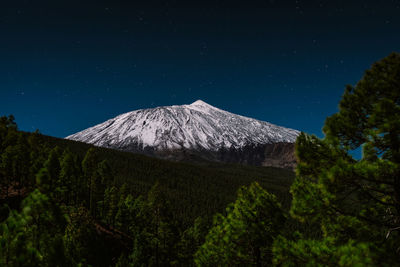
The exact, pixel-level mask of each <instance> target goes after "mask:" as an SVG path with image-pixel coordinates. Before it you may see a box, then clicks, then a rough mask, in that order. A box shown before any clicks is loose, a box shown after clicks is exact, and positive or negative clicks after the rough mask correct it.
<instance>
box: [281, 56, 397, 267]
mask: <svg viewBox="0 0 400 267" xmlns="http://www.w3.org/2000/svg"><path fill="white" fill-rule="evenodd" d="M323 130H324V133H325V138H323V139H319V138H317V137H315V136H309V135H306V134H301V135H300V136H299V138H298V139H297V144H296V155H297V158H298V160H299V164H298V167H297V177H296V179H295V181H294V183H293V185H292V188H291V191H292V194H293V202H292V208H291V214H292V215H293V216H294V218H296V219H298V220H300V221H307V222H310V221H311V222H314V223H316V224H319V225H320V227H321V230H322V232H323V236H322V238H321V239H317V240H316V239H310V238H307V237H303V236H300V237H298V238H291V239H288V240H287V239H285V238H282V239H281V240H280V241H279V242H277V244H276V249H275V251H276V259H275V263H276V264H286V263H288V264H289V265H290V263H301V262H302V263H303V264H305V263H309V264H311V263H310V262H308V260H311V259H310V256H309V255H310V251H312V252H313V256H312V257H313V261H314V262H315V263H318V264H328V263H329V264H332V265H337V264H339V265H354V264H367V263H368V262H369V263H370V264H371V263H372V264H376V265H392V264H396V263H397V264H398V262H397V259H398V257H399V251H400V245H399V243H398V240H399V238H400V213H399V212H400V54H397V53H393V54H391V55H389V56H388V57H386V58H384V59H383V60H381V61H379V62H377V63H375V64H373V65H372V67H371V69H370V70H368V71H366V72H365V75H364V77H363V78H362V79H361V80H360V81H359V82H358V83H357V84H356V86H354V87H353V86H347V88H346V91H345V93H344V95H343V97H342V100H341V101H340V104H339V112H338V113H336V114H334V115H333V116H331V117H329V118H328V119H327V120H326V122H325V126H324V128H323ZM358 148H361V149H362V158H361V159H355V158H353V156H352V151H353V150H355V149H358ZM321 247H324V248H326V249H320V248H321ZM352 255H353V256H352ZM328 258H329V262H327V259H328ZM289 259H290V260H289Z"/></svg>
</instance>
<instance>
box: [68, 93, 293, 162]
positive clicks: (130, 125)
mask: <svg viewBox="0 0 400 267" xmlns="http://www.w3.org/2000/svg"><path fill="white" fill-rule="evenodd" d="M298 135H299V131H296V130H293V129H288V128H284V127H280V126H277V125H274V124H271V123H268V122H264V121H259V120H256V119H252V118H248V117H244V116H240V115H236V114H233V113H230V112H227V111H224V110H221V109H218V108H216V107H213V106H211V105H209V104H207V103H205V102H203V101H201V100H197V101H196V102H194V103H192V104H190V105H180V106H165V107H157V108H151V109H141V110H136V111H132V112H128V113H125V114H121V115H119V116H117V117H115V118H113V119H110V120H107V121H106V122H103V123H101V124H98V125H96V126H93V127H91V128H88V129H86V130H83V131H81V132H78V133H76V134H73V135H70V136H68V137H66V139H70V140H75V141H81V142H85V143H90V144H93V145H96V146H101V147H107V148H115V149H120V150H127V151H133V152H147V153H148V154H155V155H160V154H164V155H166V152H168V151H170V152H172V151H182V150H185V151H197V152H199V151H208V152H211V153H215V152H218V151H225V150H231V151H234V150H237V151H241V150H243V149H244V148H246V147H247V148H248V147H259V146H263V145H270V144H277V143H294V142H295V140H296V138H297V136H298ZM150 152H151V153H150ZM217 158H218V157H217Z"/></svg>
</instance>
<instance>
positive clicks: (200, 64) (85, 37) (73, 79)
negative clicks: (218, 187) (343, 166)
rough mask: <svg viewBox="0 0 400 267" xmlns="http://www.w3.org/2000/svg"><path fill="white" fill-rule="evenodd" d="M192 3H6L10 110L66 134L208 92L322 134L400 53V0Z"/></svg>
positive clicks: (4, 46)
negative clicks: (356, 90) (352, 89)
mask: <svg viewBox="0 0 400 267" xmlns="http://www.w3.org/2000/svg"><path fill="white" fill-rule="evenodd" d="M188 2H190V1H186V4H180V3H179V2H177V1H158V2H153V1H148V2H147V4H140V2H139V1H118V0H113V1H102V0H98V1H89V0H88V1H73V0H70V1H64V0H57V1H40V0H32V1H28V0H25V1H20V0H14V1H2V2H1V4H0V115H8V114H13V115H14V116H15V117H16V121H17V123H18V125H19V128H20V129H22V130H25V131H34V130H35V129H39V130H40V131H41V132H42V133H44V134H47V135H52V136H57V137H65V136H67V135H69V134H72V133H75V132H77V131H80V130H83V129H85V128H87V127H90V126H93V125H95V124H97V123H100V122H103V121H105V120H107V119H109V118H112V117H114V116H116V115H118V114H121V113H124V112H128V111H132V110H136V109H140V108H151V107H156V106H165V105H174V104H190V103H192V102H194V101H196V100H197V99H202V100H203V101H205V102H207V103H209V104H211V105H214V106H216V107H219V108H221V109H224V110H228V111H231V112H233V113H237V114H240V115H244V116H249V117H253V118H256V119H260V120H264V121H269V122H271V123H274V124H278V125H282V126H286V127H290V128H294V129H298V130H302V131H305V132H308V133H313V134H316V135H318V136H322V133H321V128H322V126H323V123H324V120H325V118H326V117H327V116H329V115H331V114H333V113H335V112H336V111H337V106H338V102H339V100H340V97H341V95H342V94H343V92H344V88H345V85H346V84H355V83H356V82H357V81H358V80H359V79H360V78H361V77H362V75H363V73H364V71H365V70H366V69H368V68H369V67H370V65H371V64H372V63H373V62H375V61H377V60H379V59H381V58H383V57H385V56H387V55H388V54H389V53H391V52H393V51H397V52H399V51H400V30H399V29H400V0H382V1H357V0H354V1H340V0H336V1H326V0H318V1H301V0H294V1H279V0H269V1H268V0H267V1H240V2H239V1H238V2H235V1H217V0H215V1H202V2H199V4H197V5H195V4H188ZM184 3H185V2H184Z"/></svg>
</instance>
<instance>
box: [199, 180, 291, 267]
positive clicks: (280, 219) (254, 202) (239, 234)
mask: <svg viewBox="0 0 400 267" xmlns="http://www.w3.org/2000/svg"><path fill="white" fill-rule="evenodd" d="M226 213H227V214H226V216H223V215H221V214H217V215H216V216H215V218H214V226H213V227H212V228H211V230H210V232H209V233H208V235H207V237H206V241H205V243H204V244H203V245H202V246H201V247H200V249H199V250H198V251H197V252H196V255H195V262H196V264H197V265H198V266H262V265H265V264H268V263H270V261H271V259H272V257H271V246H272V243H273V240H274V238H275V237H276V236H277V235H278V233H279V231H280V229H281V228H282V226H283V225H284V221H285V216H284V215H283V212H282V209H281V207H280V205H279V203H278V202H277V201H276V198H275V196H274V195H272V194H269V193H268V192H267V191H265V190H264V189H262V188H261V187H260V186H259V185H258V183H253V184H251V185H250V186H249V187H248V188H246V187H242V188H241V189H239V191H238V197H237V199H236V201H235V202H234V203H233V204H231V205H229V206H228V208H227V210H226Z"/></svg>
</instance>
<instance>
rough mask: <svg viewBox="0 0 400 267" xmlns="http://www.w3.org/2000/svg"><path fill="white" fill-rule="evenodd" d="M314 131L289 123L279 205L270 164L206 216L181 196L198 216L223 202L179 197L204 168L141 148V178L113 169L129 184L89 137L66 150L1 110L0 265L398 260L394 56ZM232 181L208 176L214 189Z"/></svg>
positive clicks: (399, 173) (399, 58)
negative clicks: (147, 156)
mask: <svg viewBox="0 0 400 267" xmlns="http://www.w3.org/2000/svg"><path fill="white" fill-rule="evenodd" d="M323 129H324V133H325V137H324V138H323V139H319V138H317V137H316V136H310V135H307V134H304V133H302V134H301V135H300V136H299V138H298V140H297V143H296V156H297V158H298V166H297V170H296V178H295V180H294V182H293V184H292V186H291V189H290V191H291V194H292V196H293V199H292V201H291V204H290V205H288V203H287V196H286V195H285V191H284V190H282V188H281V187H280V185H279V183H285V181H287V180H285V179H282V180H281V181H279V180H278V179H279V176H278V175H279V174H282V173H275V175H276V176H275V177H273V178H274V180H275V182H273V181H271V180H268V179H266V180H263V179H262V180H261V182H260V184H259V183H257V182H253V183H251V184H250V185H249V186H242V187H241V188H240V189H239V190H238V193H237V197H236V200H234V199H233V202H232V203H231V204H229V205H228V206H227V208H226V210H225V212H222V213H217V214H216V215H215V216H214V217H213V222H212V223H211V222H210V221H211V216H197V218H196V219H195V217H194V216H192V214H191V216H187V215H186V216H185V207H186V208H187V210H188V212H187V213H189V210H190V208H191V207H192V206H196V205H197V206H196V207H197V209H198V210H200V209H201V207H203V208H206V209H207V211H206V212H203V213H198V215H199V214H203V215H204V214H206V215H207V214H209V213H211V212H212V211H215V210H218V208H216V207H217V206H218V205H219V206H218V207H221V204H223V203H226V201H227V199H228V198H224V195H221V197H220V199H218V193H219V192H214V194H215V196H214V198H215V200H213V202H212V203H213V204H211V205H210V202H207V201H205V202H206V203H205V204H204V203H200V204H199V203H197V204H194V203H193V202H194V201H195V200H196V197H197V198H198V200H203V199H202V198H201V196H199V195H200V194H202V193H204V194H207V191H209V190H210V189H214V188H212V186H211V184H212V183H211V182H210V181H209V180H206V179H209V177H208V175H210V174H212V173H215V172H213V171H212V169H213V168H217V167H216V166H211V167H210V166H208V167H205V166H195V167H193V168H192V167H188V166H189V165H179V164H176V163H163V161H158V160H154V162H156V163H155V164H159V165H157V166H158V167H160V168H159V169H157V168H156V170H150V169H148V168H147V167H146V166H147V165H146V160H143V161H142V162H141V163H140V164H141V165H140V166H143V169H145V170H146V171H145V173H147V174H148V176H146V175H144V173H143V170H132V169H126V170H125V171H126V172H134V173H135V175H137V177H136V179H132V180H134V181H136V182H133V181H131V180H129V179H123V178H121V176H119V174H120V173H118V171H117V170H116V169H115V166H117V165H116V164H117V163H115V161H114V162H112V161H111V163H110V162H109V161H107V160H105V159H104V154H102V153H103V152H102V150H101V149H98V148H90V149H88V150H85V154H84V155H83V154H80V153H76V152H74V153H73V152H71V151H72V150H73V149H74V148H73V146H71V149H70V148H69V147H68V146H62V147H63V149H61V148H60V147H59V146H52V145H51V144H52V143H51V142H49V141H48V139H45V138H43V137H42V136H41V135H40V134H39V133H37V132H36V133H33V134H26V133H23V132H20V131H18V129H17V126H16V124H15V122H14V118H13V117H12V116H10V117H1V118H0V155H1V157H0V185H1V190H0V201H1V203H0V204H4V205H2V207H1V209H0V266H76V265H79V266H87V265H92V266H110V265H111V266H173V265H174V266H194V265H197V266H266V265H272V264H273V265H279V266H281V265H283V266H298V265H300V266H302V265H309V266H311V265H312V266H313V265H328V266H331V265H332V266H333V265H334V266H337V265H338V266H353V265H358V266H368V265H382V266H395V265H399V261H398V258H399V256H400V255H399V254H400V252H399V251H400V244H399V240H400V214H399V212H400V55H399V54H396V53H393V54H391V55H390V56H388V57H387V58H385V59H383V60H381V61H379V62H377V63H375V64H374V65H373V66H372V68H371V69H370V70H369V71H367V72H366V74H365V75H364V77H363V78H362V80H361V81H360V82H359V83H357V85H356V86H355V87H352V86H348V88H347V89H346V91H345V94H344V96H343V99H342V100H341V102H340V105H339V112H338V113H337V114H335V115H333V116H331V117H329V118H328V119H327V120H326V124H325V126H324V128H323ZM74 145H76V144H74ZM78 146H79V147H82V146H81V145H78ZM360 147H361V149H362V157H361V158H360V159H355V158H354V157H353V156H352V154H353V151H354V150H355V149H358V148H360ZM110 153H117V152H110ZM110 155H111V154H110ZM117 157H119V156H117ZM111 158H113V157H111ZM135 159H136V160H138V159H139V158H135ZM138 161H140V159H139V160H138ZM125 163H126V162H125ZM163 164H167V165H168V164H171V166H173V168H170V167H165V166H167V165H163ZM135 166H138V165H135ZM182 166H183V167H182ZM174 167H177V169H178V170H182V173H184V174H187V175H188V177H189V178H188V180H184V179H181V177H180V176H179V175H182V173H180V172H178V171H176V170H175V171H174ZM231 167H232V168H238V167H237V166H233V165H231ZM179 168H181V169H179ZM194 168H197V169H201V170H202V173H201V174H200V176H196V177H197V178H199V177H200V178H204V180H205V181H206V182H205V183H204V184H205V186H204V185H203V186H204V187H201V186H199V188H197V191H196V190H195V188H196V186H198V185H199V184H198V183H200V182H201V181H202V180H201V179H192V180H191V178H190V177H192V176H191V173H194V171H193V170H194ZM160 169H161V170H163V171H167V172H169V173H170V174H169V175H170V176H177V177H178V178H176V179H172V178H170V179H165V180H163V179H160V182H155V180H154V176H155V175H154V173H153V172H155V173H156V174H157V175H159V176H161V177H166V176H162V174H160V173H159V172H160ZM127 170H128V171H127ZM243 170H245V171H248V172H250V173H251V172H254V173H258V171H259V169H257V168H249V167H242V171H243ZM222 172H226V169H223V171H222ZM150 174H151V175H150ZM225 175H226V173H225ZM170 176H167V177H168V178H169V177H170ZM143 177H144V178H143ZM207 177H208V178H207ZM212 178H215V177H211V179H212ZM218 178H219V177H218ZM146 179H148V180H149V181H148V182H147V183H145V181H146ZM198 180H199V181H198ZM233 181H235V180H234V179H232V180H229V178H227V177H226V176H224V175H221V179H220V180H218V179H217V178H215V184H219V186H221V187H220V188H221V190H222V187H223V186H224V185H226V184H228V183H229V182H233ZM239 181H240V182H244V181H243V180H239ZM249 181H250V180H246V182H245V183H246V184H248V182H249ZM266 181H268V183H266ZM277 181H278V182H277ZM191 182H193V183H194V185H192V186H190V185H189V184H190V183H191ZM236 182H237V181H236ZM149 183H150V184H152V187H151V188H150V189H149V188H148V185H149ZM264 188H267V189H268V190H265V189H264ZM148 189H149V190H148ZM182 191H184V192H185V194H186V195H185V194H182ZM222 192H227V191H222ZM275 194H276V195H277V196H275ZM189 195H192V198H190V199H189V202H188V200H187V199H185V198H184V196H189ZM207 196H209V193H208V195H207ZM282 196H283V197H282ZM22 199H23V200H22ZM21 200H22V201H21ZM179 200H181V201H182V202H183V203H184V204H181V205H179V204H178V202H177V201H179ZM280 202H282V204H281V203H280ZM16 203H17V204H18V205H16ZM215 203H219V204H218V205H216V204H215ZM185 205H188V206H185ZM202 205H203V206H202ZM219 211H221V209H219ZM188 222H190V223H188Z"/></svg>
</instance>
